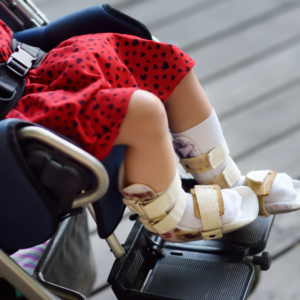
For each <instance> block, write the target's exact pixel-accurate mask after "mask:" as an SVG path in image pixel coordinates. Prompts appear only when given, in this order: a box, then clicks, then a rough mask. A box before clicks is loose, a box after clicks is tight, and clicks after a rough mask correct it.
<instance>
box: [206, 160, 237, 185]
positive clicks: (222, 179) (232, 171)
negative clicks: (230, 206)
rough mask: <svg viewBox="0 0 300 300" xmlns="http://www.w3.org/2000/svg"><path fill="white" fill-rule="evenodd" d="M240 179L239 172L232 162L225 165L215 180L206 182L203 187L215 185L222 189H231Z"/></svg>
mask: <svg viewBox="0 0 300 300" xmlns="http://www.w3.org/2000/svg"><path fill="white" fill-rule="evenodd" d="M240 177H241V172H240V170H239V168H238V167H237V165H236V164H235V162H234V161H233V160H231V161H230V163H229V164H228V165H227V167H226V168H225V169H224V171H223V172H222V173H221V174H219V175H218V176H217V177H216V178H214V179H213V180H211V181H210V182H207V183H206V184H205V185H213V184H217V185H219V186H220V187H221V188H222V189H228V188H231V187H232V186H233V185H234V184H235V183H236V182H237V181H238V180H239V178H240Z"/></svg>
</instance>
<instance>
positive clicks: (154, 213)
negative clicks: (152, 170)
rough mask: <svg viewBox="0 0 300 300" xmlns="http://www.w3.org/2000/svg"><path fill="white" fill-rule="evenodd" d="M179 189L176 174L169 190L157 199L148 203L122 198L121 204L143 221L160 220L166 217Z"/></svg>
mask: <svg viewBox="0 0 300 300" xmlns="http://www.w3.org/2000/svg"><path fill="white" fill-rule="evenodd" d="M181 189H182V188H181V179H180V175H179V173H178V172H177V173H176V176H175V179H174V181H173V183H172V184H171V186H170V187H169V189H168V190H167V191H165V192H164V193H163V194H162V195H160V196H159V197H157V198H155V199H153V200H150V201H133V200H128V199H126V198H124V199H123V203H124V204H125V205H126V206H128V208H129V209H130V210H131V211H132V212H134V213H137V214H139V215H140V216H141V217H142V218H144V219H160V218H163V217H165V216H166V215H167V214H166V211H167V210H168V209H169V208H170V207H171V206H172V204H173V203H174V202H175V200H176V199H177V197H178V195H179V194H180V190H181Z"/></svg>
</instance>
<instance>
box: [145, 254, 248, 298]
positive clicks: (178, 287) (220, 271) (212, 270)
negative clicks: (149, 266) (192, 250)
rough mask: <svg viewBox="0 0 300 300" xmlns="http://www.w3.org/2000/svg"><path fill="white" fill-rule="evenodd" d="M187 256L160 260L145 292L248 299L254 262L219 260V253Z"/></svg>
mask: <svg viewBox="0 0 300 300" xmlns="http://www.w3.org/2000/svg"><path fill="white" fill-rule="evenodd" d="M186 255H187V256H188V254H186ZM184 256H185V254H183V255H182V257H176V256H167V257H165V258H162V259H161V260H160V261H158V262H157V263H156V266H155V268H154V269H153V272H152V274H151V276H150V278H149V280H148V283H147V285H146V287H145V289H144V291H145V292H146V293H150V294H153V295H160V296H164V297H168V298H170V299H190V300H196V299H197V300H198V299H205V300H209V299H211V300H217V299H220V300H224V299H245V298H244V297H245V295H247V293H248V291H249V286H250V285H252V280H253V279H254V278H253V273H254V271H253V267H252V266H251V265H249V264H248V263H245V262H238V263H235V262H227V261H218V260H219V257H217V256H216V257H205V256H204V257H203V259H204V260H201V259H200V260H196V259H189V258H186V259H185V258H184ZM199 258H200V257H199ZM208 259H212V260H208Z"/></svg>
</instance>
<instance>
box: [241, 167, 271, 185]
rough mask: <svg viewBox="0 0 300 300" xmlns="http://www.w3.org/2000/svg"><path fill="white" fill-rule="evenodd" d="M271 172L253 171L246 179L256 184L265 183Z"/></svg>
mask: <svg viewBox="0 0 300 300" xmlns="http://www.w3.org/2000/svg"><path fill="white" fill-rule="evenodd" d="M270 172H271V170H263V171H251V172H249V173H248V174H247V176H246V178H247V179H249V180H250V181H253V182H256V183H263V182H264V181H265V180H266V179H267V177H268V176H269V174H270Z"/></svg>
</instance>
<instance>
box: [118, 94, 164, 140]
mask: <svg viewBox="0 0 300 300" xmlns="http://www.w3.org/2000/svg"><path fill="white" fill-rule="evenodd" d="M125 123H126V127H128V128H130V129H129V130H130V131H131V134H132V135H135V136H136V137H137V138H139V139H140V140H153V139H157V138H160V137H162V136H163V135H165V134H166V133H167V132H168V122H167V115H166V111H165V108H164V106H163V104H162V102H161V101H160V99H159V98H157V97H156V96H155V95H153V94H151V93H149V92H146V91H142V90H136V91H135V92H134V93H133V94H132V96H131V99H130V103H129V107H128V111H127V114H126V118H125V120H124V125H125ZM127 125H129V126H127ZM122 126H123V125H122Z"/></svg>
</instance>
